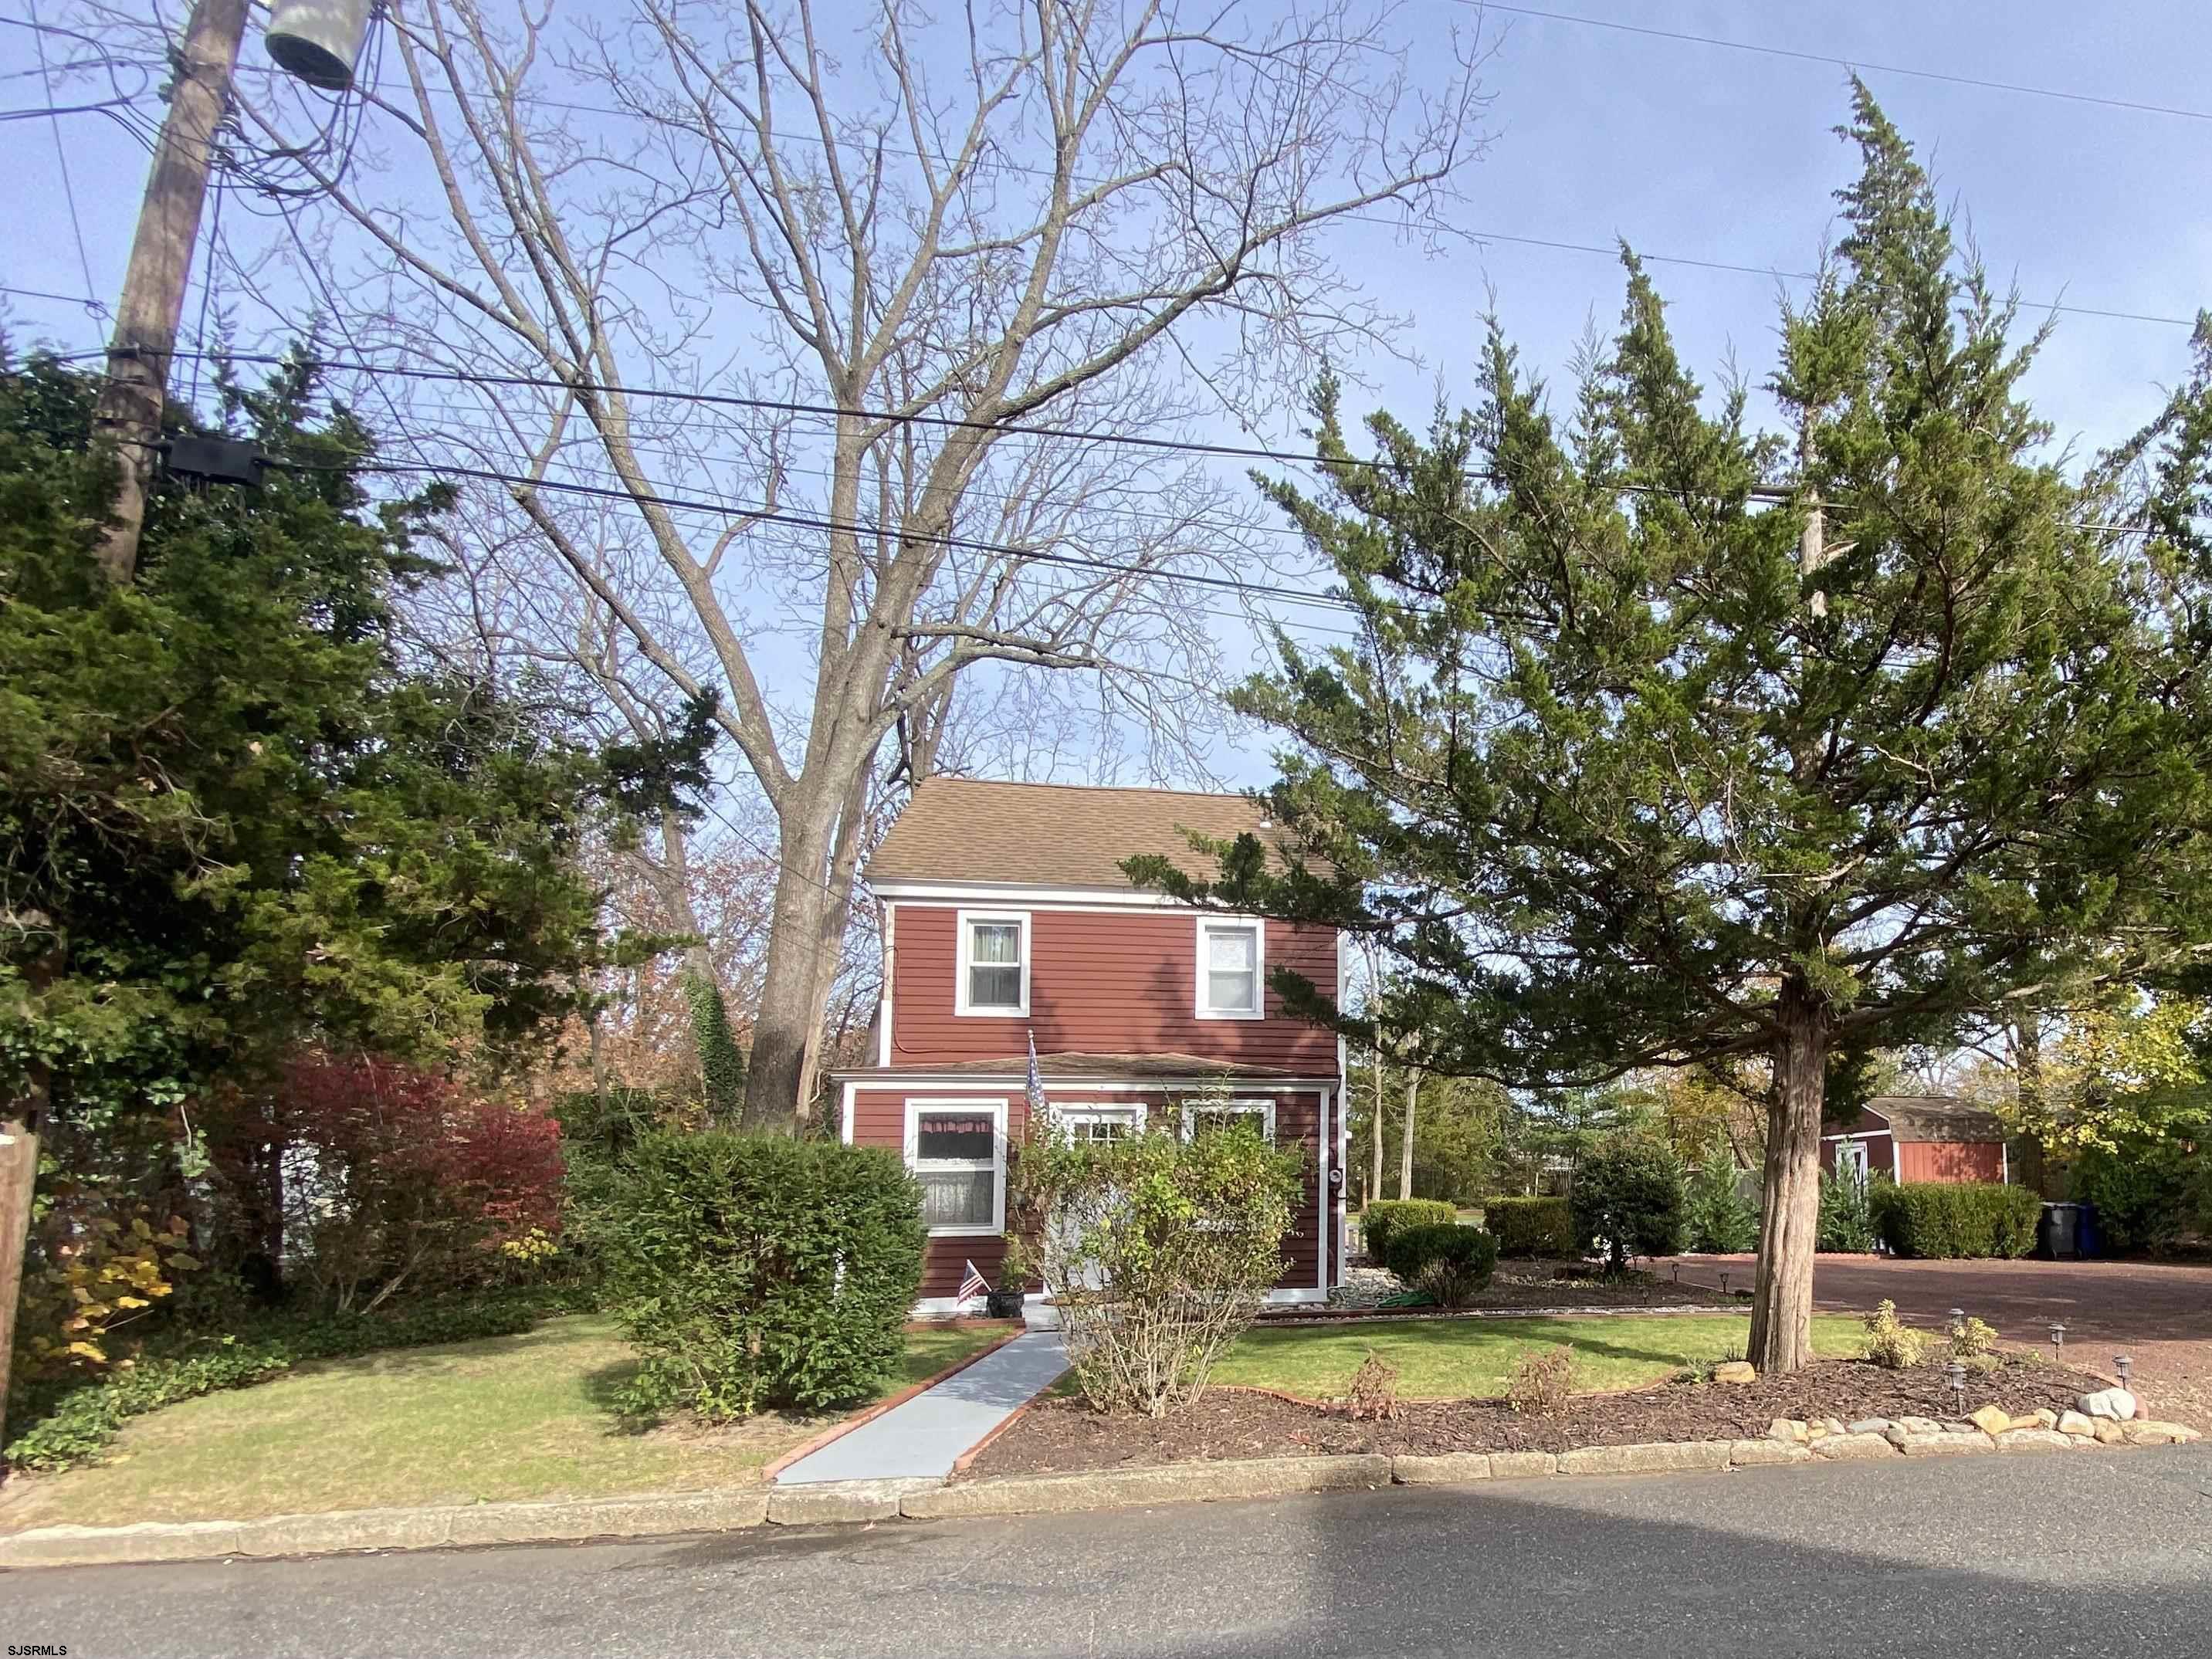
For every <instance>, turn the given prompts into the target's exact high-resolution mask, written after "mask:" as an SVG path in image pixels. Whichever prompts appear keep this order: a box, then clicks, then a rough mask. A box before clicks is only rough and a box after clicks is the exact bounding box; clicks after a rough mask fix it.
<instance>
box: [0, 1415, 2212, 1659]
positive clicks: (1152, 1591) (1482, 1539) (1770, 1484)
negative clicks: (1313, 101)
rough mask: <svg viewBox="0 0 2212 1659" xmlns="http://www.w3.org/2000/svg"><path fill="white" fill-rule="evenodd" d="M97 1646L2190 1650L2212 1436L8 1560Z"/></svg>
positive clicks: (2209, 1610)
mask: <svg viewBox="0 0 2212 1659" xmlns="http://www.w3.org/2000/svg"><path fill="white" fill-rule="evenodd" d="M38 1644H52V1647H53V1648H55V1649H58V1647H59V1645H60V1644H67V1649H68V1653H69V1656H70V1659H100V1656H105V1655H130V1656H151V1655H169V1654H179V1655H181V1654H193V1655H273V1654H285V1655H290V1654H299V1655H315V1656H331V1659H336V1656H344V1655H384V1654H394V1655H408V1656H431V1655H448V1654H453V1655H504V1654H513V1655H530V1656H556V1655H568V1654H590V1655H596V1656H623V1655H632V1654H680V1655H716V1656H724V1655H727V1656H741V1655H769V1656H777V1659H807V1656H839V1659H866V1656H876V1655H882V1656H886V1659H921V1656H929V1655H940V1654H941V1655H959V1656H967V1655H998V1654H1105V1655H1129V1656H1137V1655H1146V1656H1155V1655H1157V1656H1169V1655H1200V1654H1206V1655H1225V1656H1244V1655H1273V1654H1285V1655H1288V1654H1330V1655H1334V1654H1376V1655H1387V1656H1390V1659H1416V1656H1421V1655H1428V1654H1438V1655H1442V1654H1450V1655H1476V1656H1480V1655H1491V1654H1497V1655H1511V1656H1514V1659H1548V1656H1553V1655H1563V1656H1564V1655H1574V1656H1598V1655H1604V1656H1613V1655H1620V1656H1630V1659H1675V1656H1697V1659H1718V1656H1729V1655H1736V1654H1759V1655H1772V1656H1825V1655H1837V1656H1849V1659H1882V1656H1888V1655H1921V1654H1928V1655H1936V1654H1942V1655H1957V1654H1989V1653H2005V1654H2033V1655H2036V1656H2039V1659H2060V1656H2071V1655H2082V1656H2095V1659H2112V1656H2115V1655H2124V1654H2136V1653H2160V1654H2169V1655H2175V1656H2181V1655H2193V1654H2200V1653H2204V1652H2206V1651H2207V1650H2208V1649H2212V1442H2207V1443H2203V1444H2201V1445H2198V1446H2193V1447H2189V1448H2186V1449H2162V1450H2156V1451H2097V1452H2072V1453H2065V1454H2044V1455H2030V1456H2015V1457H1983V1458H1969V1459H1960V1460H1948V1459H1947V1460H1929V1461H1923V1462H1907V1461H1905V1460H1904V1459H1899V1460H1896V1461H1895V1462H1887V1463H1878V1464H1855V1465H1837V1466H1812V1467H1807V1468H1777V1469H1757V1470H1747V1471H1743V1472H1740V1473H1736V1474H1697V1475H1674V1476H1662V1477H1656V1478H1645V1479H1623V1480H1551V1481H1522V1482H1514V1483H1510V1484H1508V1483H1499V1484H1498V1485H1497V1486H1487V1487H1484V1486H1473V1487H1462V1488H1458V1489H1453V1490H1445V1489H1429V1490H1413V1489H1407V1488H1403V1487H1401V1488H1396V1489H1394V1490H1390V1491H1387V1492H1374V1493H1358V1494H1334V1495H1323V1496H1316V1497H1311V1498H1300V1499H1297V1500H1295V1501H1277V1502H1267V1503H1255V1504H1194V1505H1189V1506H1183V1507H1174V1508H1163V1509H1157V1510H1127V1511H1118V1512H1115V1513H1110V1514H1102V1515H1091V1516H1066V1517H1058V1518H1025V1519H1011V1520H992V1521H974V1522H936V1523H913V1522H908V1523H904V1524H897V1523H888V1524H885V1525H883V1526H879V1527H876V1528H870V1529H867V1530H865V1531H860V1530H851V1529H837V1530H827V1529H825V1530H818V1531H799V1530H787V1529H778V1528H763V1529H761V1530H759V1531H756V1532H751V1533H746V1534H727V1535H723V1536H720V1537H710V1538H690V1539H671V1540H665V1541H656V1542H651V1543H624V1544H596V1545H584V1546H569V1547H540V1548H526V1549H500V1550H484V1551H475V1552H450V1553H422V1554H395V1555H384V1556H368V1557H350V1558H333V1559H321V1560H312V1561H280V1562H232V1563H209V1564H206V1565H191V1566H151V1567H99V1568H64V1569H55V1570H51V1571H37V1572H17V1573H11V1574H0V1647H10V1646H12V1649H13V1650H14V1651H15V1652H18V1653H21V1652H24V1651H35V1650H39V1647H38Z"/></svg>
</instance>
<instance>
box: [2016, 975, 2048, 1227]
mask: <svg viewBox="0 0 2212 1659" xmlns="http://www.w3.org/2000/svg"><path fill="white" fill-rule="evenodd" d="M2012 1039H2013V1066H2014V1073H2015V1079H2016V1080H2017V1082H2018V1085H2019V1088H2020V1104H2021V1116H2022V1117H2024V1118H2025V1119H2026V1120H2027V1122H2028V1124H2029V1126H2030V1127H2029V1131H2028V1133H2026V1134H2024V1135H2022V1136H2021V1139H2020V1152H2021V1157H2020V1162H2019V1164H2018V1166H2017V1167H2016V1168H2015V1170H2014V1172H2013V1174H2014V1179H2015V1180H2017V1181H2018V1182H2020V1183H2021V1185H2022V1186H2024V1187H2027V1188H2032V1189H2033V1191H2034V1192H2035V1193H2036V1194H2037V1195H2038V1196H2039V1197H2042V1198H2049V1197H2051V1192H2050V1190H2049V1188H2050V1184H2051V1160H2050V1158H2048V1157H2047V1156H2046V1155H2045V1150H2044V1145H2043V1136H2042V1133H2041V1130H2042V1126H2044V1125H2045V1124H2046V1123H2048V1122H2049V1121H2050V1118H2049V1116H2048V1115H2047V1114H2046V1110H2045V1107H2046V1104H2047V1103H2046V1102H2045V1098H2044V1083H2043V1018H2042V1016H2041V1015H2040V1014H2039V1013H2038V1012H2036V1011H2035V1010H2033V1009H2029V1010H2028V1011H2027V1012H2025V1013H2023V1014H2021V1015H2020V1016H2019V1017H2018V1018H2015V1020H2014V1021H2013V1028H2012Z"/></svg>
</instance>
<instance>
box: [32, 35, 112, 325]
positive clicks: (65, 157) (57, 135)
mask: <svg viewBox="0 0 2212 1659" xmlns="http://www.w3.org/2000/svg"><path fill="white" fill-rule="evenodd" d="M27 5H28V8H29V10H30V15H31V43H32V46H33V48H34V49H35V50H36V52H38V57H39V82H40V85H41V86H43V87H44V88H46V103H47V105H48V106H49V108H48V115H49V118H50V119H51V121H52V125H53V131H54V161H55V162H56V163H57V164H58V166H59V167H60V168H61V174H62V200H63V201H64V202H66V203H68V204H69V216H70V234H71V235H72V236H74V237H75V238H76V263H77V268H78V269H79V270H82V272H83V273H84V291H85V292H86V293H87V294H89V293H91V292H92V291H93V289H95V288H97V287H99V286H100V285H99V284H98V283H95V282H94V281H93V280H92V259H91V257H90V256H89V255H88V254H87V253H86V252H85V251H84V224H83V222H82V220H81V219H79V217H78V216H77V210H76V185H74V184H72V183H71V182H70V164H69V150H68V148H67V147H66V146H65V145H64V143H62V118H61V113H60V112H59V111H58V110H57V109H54V108H52V105H53V101H54V80H53V76H52V73H51V72H50V71H49V70H48V69H47V67H46V30H45V29H44V28H43V27H41V26H40V22H39V0H27ZM87 303H88V305H93V306H97V307H98V309H99V312H100V313H101V314H105V313H106V307H105V306H100V305H99V302H98V301H87Z"/></svg>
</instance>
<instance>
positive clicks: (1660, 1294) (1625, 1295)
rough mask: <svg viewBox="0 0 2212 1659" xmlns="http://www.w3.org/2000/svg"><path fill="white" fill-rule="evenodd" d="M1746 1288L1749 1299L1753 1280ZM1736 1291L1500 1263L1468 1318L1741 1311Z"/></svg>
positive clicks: (1296, 1316) (1301, 1308)
mask: <svg viewBox="0 0 2212 1659" xmlns="http://www.w3.org/2000/svg"><path fill="white" fill-rule="evenodd" d="M1742 1277H1743V1284H1742V1285H1741V1289H1742V1290H1743V1291H1745V1292H1746V1293H1748V1291H1749V1290H1750V1285H1751V1274H1750V1273H1749V1272H1748V1271H1747V1272H1746V1273H1744V1274H1743V1276H1742ZM1738 1288H1739V1287H1736V1286H1734V1285H1732V1286H1731V1287H1730V1288H1729V1291H1726V1292H1723V1291H1719V1290H1717V1289H1715V1288H1714V1287H1713V1286H1711V1285H1698V1284H1692V1283H1689V1282H1687V1281H1683V1282H1680V1283H1677V1282H1676V1281H1675V1280H1674V1279H1671V1278H1669V1277H1668V1275H1666V1274H1664V1273H1643V1272H1638V1271H1634V1270H1632V1271H1630V1272H1628V1273H1622V1274H1620V1276H1619V1277H1617V1278H1612V1279H1608V1278H1607V1277H1605V1276H1604V1275H1603V1274H1601V1273H1599V1272H1598V1271H1597V1270H1596V1269H1595V1268H1594V1267H1590V1266H1589V1264H1588V1263H1587V1262H1582V1261H1501V1262H1499V1263H1498V1270H1497V1272H1496V1273H1493V1274H1492V1275H1491V1280H1490V1284H1489V1285H1488V1287H1487V1288H1486V1289H1485V1290H1484V1291H1482V1293H1481V1294H1480V1295H1479V1296H1477V1297H1475V1298H1474V1300H1473V1301H1472V1302H1470V1303H1468V1305H1467V1311H1468V1312H1469V1313H1485V1312H1493V1311H1498V1310H1516V1309H1532V1310H1533V1309H1548V1308H1638V1307H1655V1308H1676V1307H1700V1308H1740V1307H1741V1306H1742V1305H1743V1304H1744V1302H1745V1300H1746V1299H1747V1296H1746V1295H1738V1294H1736V1290H1737V1289H1738ZM1442 1313H1443V1310H1442V1309H1440V1308H1437V1307H1433V1306H1430V1307H1415V1308H1372V1307H1352V1308H1318V1307H1315V1306H1313V1305H1311V1304H1302V1303H1291V1304H1285V1305H1283V1306H1279V1307H1274V1308H1271V1309H1269V1310H1267V1312H1265V1313H1263V1314H1261V1316H1260V1317H1261V1320H1262V1322H1267V1323H1276V1324H1279V1323H1305V1322H1310V1321H1314V1320H1329V1319H1434V1318H1436V1317H1437V1316H1439V1315H1440V1314H1442Z"/></svg>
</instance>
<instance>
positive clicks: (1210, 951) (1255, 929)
mask: <svg viewBox="0 0 2212 1659" xmlns="http://www.w3.org/2000/svg"><path fill="white" fill-rule="evenodd" d="M1262 965H1263V964H1262V962H1261V927H1260V924H1259V923H1258V922H1256V921H1200V923H1199V924H1198V1017H1199V1018H1200V1019H1258V1018H1261V1014H1262V1013H1263V1012H1265V1009H1264V1006H1263V1005H1262V1003H1261V988H1260V987H1261V970H1262Z"/></svg>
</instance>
